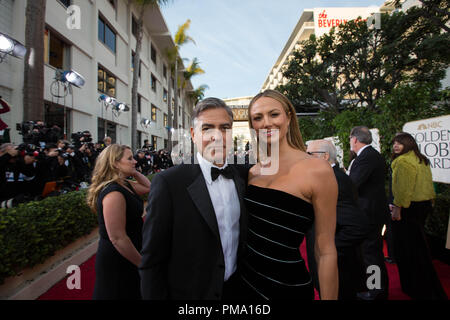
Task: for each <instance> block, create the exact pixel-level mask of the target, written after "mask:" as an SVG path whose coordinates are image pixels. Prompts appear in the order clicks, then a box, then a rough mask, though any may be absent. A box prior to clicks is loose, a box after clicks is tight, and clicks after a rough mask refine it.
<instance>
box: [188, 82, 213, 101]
mask: <svg viewBox="0 0 450 320" xmlns="http://www.w3.org/2000/svg"><path fill="white" fill-rule="evenodd" d="M206 89H209V87H208V86H207V85H206V84H202V85H201V86H199V87H197V88H196V89H194V90H193V91H190V92H189V97H190V98H191V99H192V101H193V102H194V106H195V105H196V104H197V103H198V102H199V101H200V100H202V99H203V97H204V96H205V91H206Z"/></svg>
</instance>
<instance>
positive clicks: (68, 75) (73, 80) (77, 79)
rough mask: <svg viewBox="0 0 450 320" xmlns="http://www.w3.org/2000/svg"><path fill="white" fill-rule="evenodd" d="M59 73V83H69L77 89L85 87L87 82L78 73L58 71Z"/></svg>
mask: <svg viewBox="0 0 450 320" xmlns="http://www.w3.org/2000/svg"><path fill="white" fill-rule="evenodd" d="M57 72H59V73H60V77H59V81H61V82H68V83H70V84H72V85H74V86H75V87H77V88H80V87H82V86H84V83H85V80H84V78H83V76H82V75H81V74H79V73H78V72H76V71H73V70H69V71H62V70H58V71H57Z"/></svg>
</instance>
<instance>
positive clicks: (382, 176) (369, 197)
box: [350, 126, 389, 300]
mask: <svg viewBox="0 0 450 320" xmlns="http://www.w3.org/2000/svg"><path fill="white" fill-rule="evenodd" d="M371 143H372V134H371V132H370V130H369V128H367V127H364V126H358V127H354V128H353V129H352V130H351V132H350V149H351V150H352V151H354V152H356V158H355V160H354V161H353V164H352V167H351V169H350V179H352V181H353V183H354V184H355V186H356V188H357V190H358V204H359V207H360V208H361V209H362V210H363V211H364V212H365V214H366V215H367V218H368V219H369V227H370V230H369V233H368V236H367V238H366V239H365V240H364V242H363V244H362V255H363V259H364V263H365V267H366V268H368V267H369V266H372V265H375V266H378V267H379V268H380V269H379V270H380V272H381V285H380V288H374V289H372V288H368V289H369V291H367V292H364V293H362V294H360V295H359V297H360V298H362V299H367V300H374V299H387V297H388V289H389V279H388V274H387V270H386V265H385V263H384V254H383V238H382V235H381V232H382V229H383V225H384V224H385V222H386V220H387V219H388V217H389V207H388V202H387V197H386V192H385V188H384V184H385V180H386V169H385V163H384V160H383V157H382V156H381V154H380V153H379V152H378V151H376V150H375V149H374V148H372V147H371V146H370V144H371ZM373 272H374V271H372V273H373ZM368 276H369V277H371V276H372V274H370V273H369V275H368ZM371 279H372V277H371V278H370V279H368V280H369V281H368V282H371V283H373V282H374V281H371ZM374 283H375V284H376V281H375V282H374Z"/></svg>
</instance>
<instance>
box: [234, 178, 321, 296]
mask: <svg viewBox="0 0 450 320" xmlns="http://www.w3.org/2000/svg"><path fill="white" fill-rule="evenodd" d="M244 199H245V204H246V207H247V211H248V219H249V220H248V227H249V230H248V235H247V248H246V254H245V257H244V259H243V263H242V268H241V277H242V280H243V282H244V283H245V285H246V286H247V287H246V293H245V295H246V297H247V298H249V299H265V300H282V299H303V300H313V299H314V287H313V283H312V279H311V276H310V275H309V272H308V269H307V268H306V265H305V261H304V260H303V258H302V256H301V253H300V244H301V243H302V241H303V238H304V235H305V234H306V233H307V231H308V230H309V228H311V226H312V224H313V221H314V210H313V206H312V205H311V204H310V203H308V202H306V201H305V200H303V199H300V198H298V197H296V196H294V195H292V194H289V193H286V192H284V191H280V190H275V189H269V188H262V187H257V186H254V185H249V186H248V189H247V193H246V196H245V198H244Z"/></svg>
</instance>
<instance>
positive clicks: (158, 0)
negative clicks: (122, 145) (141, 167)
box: [131, 0, 169, 151]
mask: <svg viewBox="0 0 450 320" xmlns="http://www.w3.org/2000/svg"><path fill="white" fill-rule="evenodd" d="M168 2H169V0H134V3H135V4H136V5H137V6H138V8H139V17H138V19H137V21H136V23H137V38H136V49H135V51H134V52H135V54H134V57H133V65H134V68H133V86H132V88H131V148H132V150H133V151H134V150H136V149H137V147H138V146H137V138H138V134H137V129H136V126H137V108H138V107H137V105H138V93H137V92H138V84H139V71H140V68H141V49H142V37H143V34H144V32H143V30H144V27H143V26H144V13H145V10H146V9H147V8H148V7H150V8H152V7H157V6H160V5H163V4H166V3H168Z"/></svg>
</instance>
